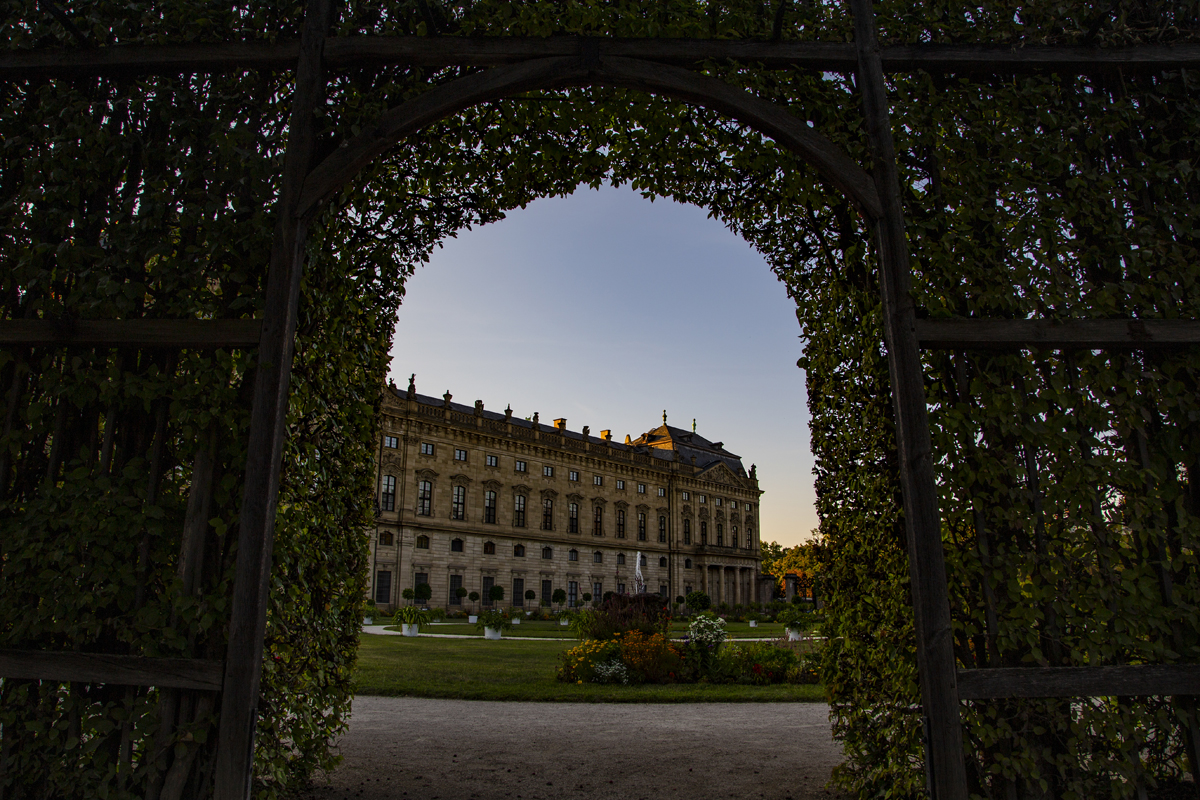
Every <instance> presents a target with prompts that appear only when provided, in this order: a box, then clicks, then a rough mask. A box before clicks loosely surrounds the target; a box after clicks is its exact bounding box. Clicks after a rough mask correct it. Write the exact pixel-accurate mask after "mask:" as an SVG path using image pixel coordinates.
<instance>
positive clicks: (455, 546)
mask: <svg viewBox="0 0 1200 800" xmlns="http://www.w3.org/2000/svg"><path fill="white" fill-rule="evenodd" d="M462 551H463V540H462V539H451V540H450V552H451V553H461V552H462Z"/></svg>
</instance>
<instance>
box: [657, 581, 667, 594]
mask: <svg viewBox="0 0 1200 800" xmlns="http://www.w3.org/2000/svg"><path fill="white" fill-rule="evenodd" d="M658 596H659V597H666V596H667V585H666V584H665V583H660V584H659V585H658Z"/></svg>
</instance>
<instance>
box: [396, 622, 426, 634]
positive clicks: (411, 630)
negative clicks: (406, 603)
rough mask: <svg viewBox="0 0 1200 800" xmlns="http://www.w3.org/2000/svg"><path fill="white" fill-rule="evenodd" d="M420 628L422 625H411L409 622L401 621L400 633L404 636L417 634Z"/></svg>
mask: <svg viewBox="0 0 1200 800" xmlns="http://www.w3.org/2000/svg"><path fill="white" fill-rule="evenodd" d="M420 630H421V626H420V625H410V624H408V623H407V622H402V623H400V635H402V636H416V635H417V634H418V633H419V632H420Z"/></svg>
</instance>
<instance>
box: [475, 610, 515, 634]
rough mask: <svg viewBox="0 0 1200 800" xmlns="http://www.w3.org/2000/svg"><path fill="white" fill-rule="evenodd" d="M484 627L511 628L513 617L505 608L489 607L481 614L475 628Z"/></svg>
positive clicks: (504, 629)
mask: <svg viewBox="0 0 1200 800" xmlns="http://www.w3.org/2000/svg"><path fill="white" fill-rule="evenodd" d="M484 628H491V629H492V630H499V631H507V630H510V629H511V628H512V617H511V616H510V615H509V613H508V612H507V611H504V610H503V609H500V608H489V609H487V610H486V611H484V612H483V613H482V614H480V615H479V619H478V620H477V621H476V622H475V630H477V631H482V630H483V629H484Z"/></svg>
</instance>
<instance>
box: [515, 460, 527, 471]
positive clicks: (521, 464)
mask: <svg viewBox="0 0 1200 800" xmlns="http://www.w3.org/2000/svg"><path fill="white" fill-rule="evenodd" d="M517 472H526V464H525V462H524V461H518V462H517Z"/></svg>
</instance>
